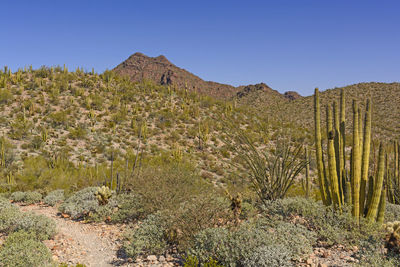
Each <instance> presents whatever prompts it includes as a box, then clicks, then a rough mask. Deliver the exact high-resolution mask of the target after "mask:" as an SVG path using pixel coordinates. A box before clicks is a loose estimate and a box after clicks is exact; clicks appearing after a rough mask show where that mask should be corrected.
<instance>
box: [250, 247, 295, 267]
mask: <svg viewBox="0 0 400 267" xmlns="http://www.w3.org/2000/svg"><path fill="white" fill-rule="evenodd" d="M242 265H243V266H244V267H255V266H260V267H292V266H293V262H292V261H291V255H290V252H289V251H288V250H287V248H286V247H285V246H283V245H281V244H269V245H265V246H261V247H258V248H256V249H255V250H254V252H253V253H251V254H250V255H249V257H247V258H245V259H244V260H243V261H242Z"/></svg>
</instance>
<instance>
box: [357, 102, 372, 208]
mask: <svg viewBox="0 0 400 267" xmlns="http://www.w3.org/2000/svg"><path fill="white" fill-rule="evenodd" d="M364 125H365V128H364V138H363V140H364V144H363V152H362V165H361V185H360V214H362V213H363V212H364V205H365V189H366V185H367V180H368V166H369V156H370V146H371V103H370V100H369V99H368V100H367V107H366V112H365V120H364Z"/></svg>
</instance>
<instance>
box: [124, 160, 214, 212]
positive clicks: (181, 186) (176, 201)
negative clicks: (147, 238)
mask: <svg viewBox="0 0 400 267" xmlns="http://www.w3.org/2000/svg"><path fill="white" fill-rule="evenodd" d="M128 186H129V187H130V188H131V189H132V191H133V193H135V194H137V195H139V196H140V197H141V198H142V200H143V205H144V208H145V210H146V213H147V214H151V213H154V212H156V211H158V210H174V209H176V208H177V207H179V205H180V204H181V203H183V202H185V201H188V200H190V199H191V198H193V197H194V196H196V195H199V194H201V193H202V192H210V191H211V190H215V189H214V188H213V185H212V184H211V183H207V182H206V181H204V179H202V178H201V177H200V175H199V173H198V171H197V170H196V169H195V168H194V167H193V166H191V165H190V164H189V163H185V162H181V163H171V162H165V161H163V159H154V160H153V161H151V162H149V163H147V164H146V167H145V168H143V170H141V173H140V176H139V177H135V179H132V180H131V181H130V182H129V185H128Z"/></svg>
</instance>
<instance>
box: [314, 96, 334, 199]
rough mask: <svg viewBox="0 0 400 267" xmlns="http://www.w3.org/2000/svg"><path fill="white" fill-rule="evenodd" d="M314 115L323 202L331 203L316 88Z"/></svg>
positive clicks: (316, 154)
mask: <svg viewBox="0 0 400 267" xmlns="http://www.w3.org/2000/svg"><path fill="white" fill-rule="evenodd" d="M314 117H315V120H314V122H315V156H316V159H317V169H318V183H319V188H320V192H321V198H322V202H323V203H324V204H325V205H330V204H331V200H330V194H329V189H328V188H327V185H326V183H325V180H326V179H325V173H324V169H325V168H324V162H323V160H322V137H321V112H320V104H319V91H318V88H315V94H314Z"/></svg>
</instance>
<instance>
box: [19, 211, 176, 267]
mask: <svg viewBox="0 0 400 267" xmlns="http://www.w3.org/2000/svg"><path fill="white" fill-rule="evenodd" d="M20 208H21V210H22V211H32V212H35V213H37V214H42V215H45V216H47V217H49V218H51V219H53V220H54V221H55V222H56V224H57V235H56V236H55V237H54V239H52V240H47V241H45V244H46V246H47V247H48V248H49V249H50V250H51V252H52V254H53V259H54V260H55V261H57V262H60V263H67V264H71V265H72V264H74V265H75V264H77V263H81V264H85V265H86V266H96V267H103V266H104V267H106V266H174V265H175V266H177V265H179V260H178V259H177V258H174V257H172V256H170V255H166V256H159V257H157V256H154V255H151V256H148V257H144V258H139V259H137V260H136V261H135V262H133V261H132V259H129V258H124V257H119V256H117V255H119V253H118V250H119V248H120V245H121V242H122V232H123V230H124V228H125V225H109V224H105V223H97V224H94V223H90V224H88V223H84V222H77V221H73V220H70V219H68V218H63V217H62V216H60V214H59V213H58V211H57V209H56V208H54V207H48V206H43V205H29V206H20Z"/></svg>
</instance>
